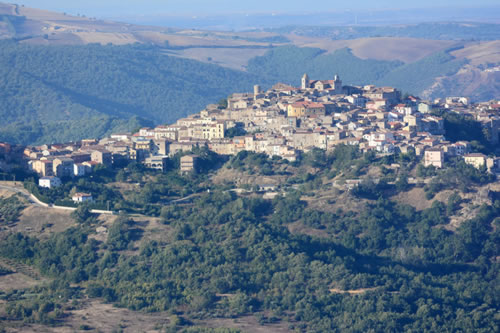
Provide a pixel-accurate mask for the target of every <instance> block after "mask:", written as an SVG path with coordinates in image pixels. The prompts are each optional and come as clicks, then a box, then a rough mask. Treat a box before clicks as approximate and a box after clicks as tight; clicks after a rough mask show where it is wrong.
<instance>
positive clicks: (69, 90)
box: [0, 40, 266, 143]
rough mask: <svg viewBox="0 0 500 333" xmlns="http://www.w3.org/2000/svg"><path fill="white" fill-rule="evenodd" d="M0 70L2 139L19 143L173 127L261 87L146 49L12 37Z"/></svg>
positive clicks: (251, 79) (0, 51) (0, 54)
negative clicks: (23, 40) (51, 43)
mask: <svg viewBox="0 0 500 333" xmlns="http://www.w3.org/2000/svg"><path fill="white" fill-rule="evenodd" d="M0 73H1V76H2V78H3V79H2V80H1V82H0V101H1V103H0V114H1V115H2V118H3V119H4V122H3V125H2V126H1V127H0V140H2V141H5V140H6V141H10V142H17V143H47V142H54V141H59V142H60V141H65V140H70V139H73V140H75V139H81V138H85V137H101V136H103V135H105V134H109V133H110V132H112V131H114V132H116V131H124V130H129V131H130V130H132V129H134V128H137V127H138V126H141V125H147V124H153V123H166V122H173V121H175V120H176V119H178V118H180V117H184V116H186V115H188V114H191V113H195V112H199V111H200V110H201V109H203V108H204V107H205V106H206V105H207V104H210V103H214V102H216V101H218V100H220V99H221V98H225V97H227V96H228V95H229V94H231V93H233V92H238V91H242V92H245V91H251V89H252V86H253V84H256V83H266V82H262V81H259V80H258V78H257V77H256V76H254V75H251V74H248V73H244V72H239V71H235V70H230V69H225V68H222V67H219V66H216V65H210V64H204V63H201V62H197V61H192V60H187V59H181V58H177V57H172V56H167V55H165V54H164V53H162V52H161V50H160V49H159V48H156V47H152V46H151V47H149V46H144V45H127V46H112V45H107V46H101V45H97V44H95V45H85V46H50V47H46V46H32V45H26V44H22V43H18V42H14V41H11V40H3V41H0ZM82 120H85V121H84V122H82Z"/></svg>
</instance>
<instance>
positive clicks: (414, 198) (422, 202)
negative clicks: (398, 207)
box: [390, 187, 434, 211]
mask: <svg viewBox="0 0 500 333" xmlns="http://www.w3.org/2000/svg"><path fill="white" fill-rule="evenodd" d="M390 199H391V200H394V201H396V202H399V203H402V204H406V205H410V206H412V207H415V209H416V210H418V211H420V210H424V209H427V208H430V207H431V206H432V201H434V200H427V199H426V198H425V192H424V189H423V188H421V187H415V188H412V189H411V190H410V191H408V192H400V193H398V194H397V195H395V196H393V197H391V198H390Z"/></svg>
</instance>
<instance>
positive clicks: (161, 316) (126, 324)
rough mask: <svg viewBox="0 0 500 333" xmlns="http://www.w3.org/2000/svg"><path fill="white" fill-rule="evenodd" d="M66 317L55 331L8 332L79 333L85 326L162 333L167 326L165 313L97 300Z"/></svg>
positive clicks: (34, 327)
mask: <svg viewBox="0 0 500 333" xmlns="http://www.w3.org/2000/svg"><path fill="white" fill-rule="evenodd" d="M68 315H69V316H68V318H66V320H65V321H64V323H63V324H62V325H61V326H58V327H47V326H42V325H29V326H28V325H27V326H24V327H22V328H21V329H18V330H17V329H14V330H12V331H10V332H29V333H31V332H33V333H35V332H54V333H66V332H76V331H81V329H82V327H83V326H84V325H86V326H87V327H88V329H90V330H92V331H93V332H113V331H116V332H126V333H128V332H130V333H135V332H161V328H162V327H164V326H165V325H167V324H168V322H169V321H168V317H169V315H168V314H166V313H155V314H146V313H141V312H135V311H131V310H128V309H123V308H117V307H114V306H113V305H111V304H104V303H102V302H100V301H97V300H87V301H84V303H83V307H82V308H81V309H78V310H73V311H71V312H69V313H68Z"/></svg>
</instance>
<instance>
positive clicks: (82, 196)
mask: <svg viewBox="0 0 500 333" xmlns="http://www.w3.org/2000/svg"><path fill="white" fill-rule="evenodd" d="M71 199H72V200H73V202H76V203H81V202H87V201H92V194H88V193H75V194H73V196H72V197H71Z"/></svg>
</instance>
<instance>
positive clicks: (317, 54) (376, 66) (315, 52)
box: [248, 46, 403, 85]
mask: <svg viewBox="0 0 500 333" xmlns="http://www.w3.org/2000/svg"><path fill="white" fill-rule="evenodd" d="M402 64H403V63H402V62H399V61H379V60H371V59H368V60H363V59H360V58H358V57H356V56H354V55H353V54H352V53H351V51H350V50H349V49H347V48H346V49H341V50H338V51H336V52H334V53H332V54H325V51H323V50H321V49H316V48H299V47H296V46H283V47H278V48H275V49H273V50H271V51H268V52H267V53H266V54H265V55H263V56H261V57H256V58H254V59H251V60H250V62H249V64H248V71H249V72H250V73H254V74H257V75H259V76H261V77H266V78H270V79H274V80H279V81H284V82H287V83H290V84H295V85H298V84H300V78H301V77H302V75H303V74H304V73H306V72H307V73H308V74H309V76H310V77H311V78H317V79H322V80H326V79H332V78H333V75H335V74H339V75H340V77H341V78H342V80H343V82H344V83H347V84H367V83H373V82H375V81H377V80H378V79H380V78H382V77H383V76H385V75H386V74H387V73H388V72H390V71H392V70H393V69H395V68H397V67H399V66H401V65H402Z"/></svg>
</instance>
